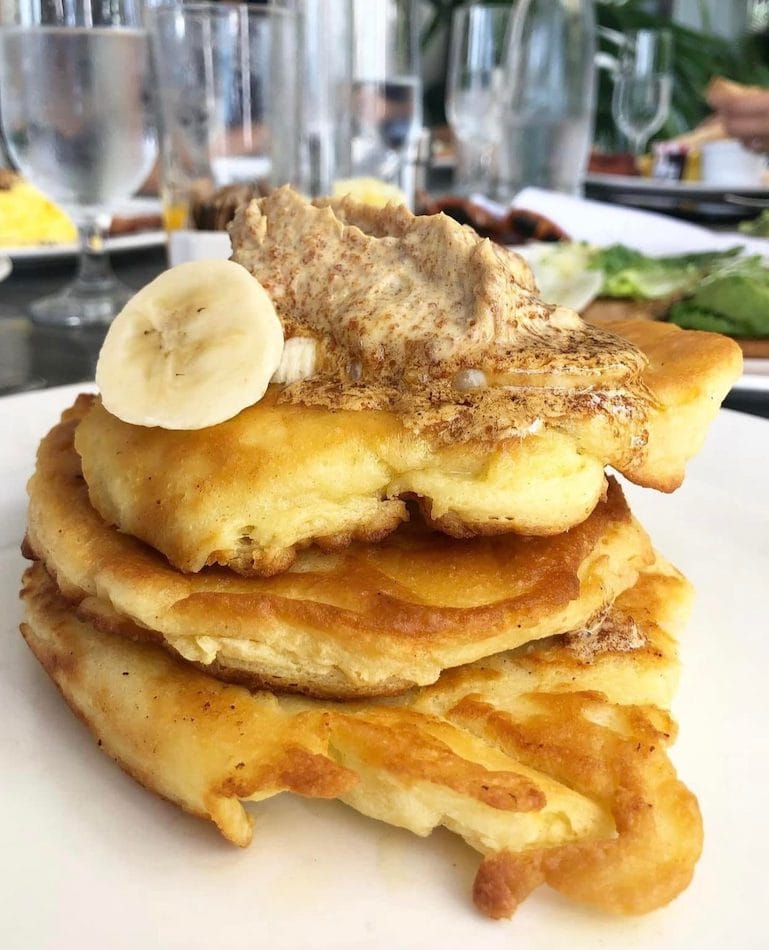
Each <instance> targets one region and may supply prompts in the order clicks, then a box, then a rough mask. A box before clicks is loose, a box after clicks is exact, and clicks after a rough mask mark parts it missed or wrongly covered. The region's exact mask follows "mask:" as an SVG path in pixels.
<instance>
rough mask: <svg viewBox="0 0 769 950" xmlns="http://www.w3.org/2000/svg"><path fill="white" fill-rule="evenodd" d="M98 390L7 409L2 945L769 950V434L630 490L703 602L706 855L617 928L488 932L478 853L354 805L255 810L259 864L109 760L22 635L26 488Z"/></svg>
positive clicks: (712, 450)
mask: <svg viewBox="0 0 769 950" xmlns="http://www.w3.org/2000/svg"><path fill="white" fill-rule="evenodd" d="M78 388H79V387H67V388H65V389H58V390H48V391H45V392H38V393H32V394H26V395H23V396H11V397H7V398H5V399H3V400H0V444H1V445H3V446H4V451H3V455H2V458H1V459H0V529H1V532H2V533H1V534H0V590H1V591H2V596H3V601H2V603H3V616H2V620H1V621H0V624H1V625H2V632H1V634H0V635H2V637H3V650H2V653H0V696H2V698H3V728H2V729H0V775H2V781H0V813H2V816H3V817H2V821H0V855H2V860H0V893H2V898H1V899H0V946H2V947H3V950H22V948H23V950H31V948H35V950H37V948H43V947H45V948H48V947H51V948H53V947H56V948H57V950H66V948H77V950H83V948H89V950H90V948H99V950H101V948H105V947H109V948H110V950H136V948H139V947H141V948H142V950H156V948H164V950H165V948H177V947H178V948H185V950H196V948H206V950H211V948H219V947H227V948H228V950H239V948H249V950H252V948H257V947H269V948H271V950H273V948H274V950H297V948H308V947H312V948H329V950H331V948H333V950H342V948H350V950H352V948H355V950H365V948H388V950H390V948H397V950H401V948H411V947H415V948H416V947H420V948H421V950H424V948H425V947H433V946H434V947H441V948H460V947H461V948H463V950H476V948H500V950H501V948H504V950H510V948H511V947H525V948H526V950H538V948H541V950H553V948H556V947H569V950H596V948H601V947H603V948H608V950H630V948H633V950H652V948H653V950H670V948H686V950H690V948H692V947H696V948H697V950H705V948H718V950H723V947H724V946H733V947H739V948H742V947H759V946H764V945H765V944H764V942H763V941H764V940H765V936H766V930H765V927H766V914H765V907H766V878H765V875H764V873H763V871H762V869H763V868H764V867H765V863H766V855H767V854H769V824H768V819H767V814H769V810H768V809H767V806H766V788H767V784H769V757H768V756H767V754H766V722H767V721H769V690H767V687H766V671H767V669H769V637H767V629H769V599H768V598H767V594H766V590H767V578H768V577H769V500H768V498H767V479H766V474H767V463H768V462H769V423H767V422H764V421H762V420H757V419H754V418H751V417H748V416H742V415H739V414H735V413H728V412H723V413H722V414H721V416H720V417H719V419H718V420H717V422H716V424H715V425H714V427H713V430H712V431H711V434H710V438H709V440H708V443H707V445H706V448H705V450H704V451H703V453H702V454H701V456H700V457H699V458H698V459H696V460H695V461H694V463H693V464H692V465H691V467H690V471H689V476H688V478H687V481H686V483H685V485H684V487H683V488H682V489H680V491H678V492H677V493H676V494H675V495H673V496H665V495H661V494H657V493H654V492H651V491H643V490H639V489H634V488H631V489H630V490H629V494H630V497H631V502H632V503H633V505H634V508H635V510H636V512H637V514H638V515H639V517H640V518H641V520H642V521H643V522H644V523H645V525H646V526H647V528H648V529H649V530H650V532H651V534H652V537H653V538H654V540H655V542H656V543H657V544H658V546H659V547H660V549H661V550H662V551H663V552H664V553H665V554H666V555H668V556H669V557H670V558H671V559H672V560H673V561H675V562H676V563H677V564H678V565H679V566H680V567H681V568H683V569H684V570H685V571H686V572H687V574H688V575H689V576H690V577H691V579H692V580H693V581H694V583H695V584H696V586H697V588H698V591H699V595H698V599H697V605H696V609H695V612H694V617H693V619H692V622H691V624H690V626H689V629H688V631H687V632H686V635H685V636H684V638H683V642H682V654H683V664H684V668H683V677H682V683H681V687H680V690H679V693H678V696H677V701H676V705H675V709H674V712H675V714H676V716H677V718H678V720H679V722H680V727H681V729H680V737H679V740H678V743H677V745H676V746H675V747H674V750H673V751H674V758H675V760H676V763H677V765H678V768H679V771H680V774H681V775H682V777H683V778H684V779H685V780H686V781H687V782H688V783H689V784H690V785H691V787H692V788H693V789H695V790H696V792H697V794H698V796H699V799H700V803H701V806H702V810H703V815H704V820H705V829H706V838H705V842H706V844H705V853H704V855H703V857H702V861H701V862H700V865H699V867H698V869H697V873H696V877H695V879H694V882H693V884H692V885H691V887H690V888H689V890H688V891H687V892H686V893H685V894H683V895H682V896H681V897H680V898H679V899H678V900H677V901H675V902H674V903H673V904H672V905H671V906H670V907H667V908H665V909H664V910H662V911H659V912H657V913H655V914H652V915H649V916H646V917H643V918H638V919H614V918H610V917H605V916H602V915H599V914H596V913H593V912H591V911H588V910H584V909H581V908H579V907H576V906H575V905H573V904H570V903H569V902H567V901H566V900H564V899H561V898H560V897H559V896H558V895H556V894H554V893H553V892H550V891H548V890H546V889H543V890H541V891H539V892H538V893H536V894H535V895H533V896H532V897H531V898H530V899H529V900H528V901H527V902H526V903H525V904H524V905H523V906H522V907H521V909H520V910H519V912H518V914H517V915H516V917H515V918H514V919H513V920H512V921H502V922H491V921H488V920H485V919H484V918H482V917H480V916H478V914H477V913H476V912H475V910H474V909H473V906H472V903H471V900H470V887H471V883H472V879H473V875H474V873H475V869H476V867H477V858H476V857H475V855H474V854H473V853H472V852H471V851H470V849H469V848H467V847H466V846H465V845H464V844H462V842H460V841H459V840H458V839H455V838H453V836H451V835H450V834H448V833H447V832H445V833H439V834H435V835H433V836H432V837H431V838H429V839H427V840H421V839H418V838H416V837H414V836H412V835H410V834H408V833H407V832H400V831H397V830H395V829H390V828H388V827H387V826H385V825H381V824H379V823H377V822H373V821H369V820H366V819H364V818H362V817H360V816H359V815H357V814H356V813H354V812H352V811H349V810H347V809H345V808H344V807H343V806H340V805H337V804H334V803H316V802H310V801H305V800H303V799H298V798H291V797H289V796H281V797H279V798H277V799H272V800H270V801H268V802H265V803H263V804H261V805H259V806H256V807H254V814H255V816H256V820H257V825H256V831H255V836H254V842H253V844H252V845H251V847H250V848H248V849H246V850H244V851H239V850H237V849H235V848H233V847H232V846H231V845H228V844H226V843H225V842H224V841H223V840H222V839H221V838H220V837H219V835H218V834H217V832H216V831H215V830H214V828H213V826H211V825H209V824H208V823H206V822H203V821H200V820H198V819H195V818H190V817H188V816H186V815H184V814H182V813H181V812H180V811H178V810H177V809H176V808H174V807H172V806H171V805H168V804H166V803H164V802H161V801H159V800H158V799H156V798H154V797H153V796H151V795H149V794H148V793H147V792H145V791H144V790H142V789H141V788H140V787H139V786H138V785H136V784H135V783H134V782H132V781H131V780H130V779H128V778H127V777H126V776H125V775H123V774H122V773H121V772H120V770H119V769H118V768H117V767H116V766H115V765H114V764H113V763H112V762H111V761H110V760H109V759H108V758H107V757H106V756H104V755H102V754H101V753H100V752H99V751H98V750H97V748H96V743H95V742H94V740H93V739H92V738H91V736H90V735H89V733H88V732H87V731H86V729H85V728H84V727H83V726H82V725H81V724H80V723H79V722H78V721H77V720H76V719H75V718H74V716H72V715H71V714H70V713H69V711H68V710H67V708H66V707H65V705H64V703H63V701H62V700H61V698H60V697H59V695H58V693H57V691H56V689H55V688H54V687H53V685H52V684H51V683H50V681H49V680H48V678H47V677H46V675H45V674H44V673H43V671H42V669H40V667H39V666H38V664H37V662H36V661H35V660H34V659H33V658H32V656H31V654H30V653H29V652H28V650H27V648H26V646H25V645H24V643H23V642H22V640H21V638H20V637H19V636H18V633H17V624H18V621H19V617H20V614H21V609H20V605H19V604H18V601H17V598H16V591H17V589H18V583H19V576H20V574H21V571H22V570H23V562H22V559H21V557H20V555H19V553H18V544H19V540H20V538H21V536H22V534H23V531H24V519H25V514H24V512H25V497H24V483H25V480H26V478H27V477H28V475H29V473H30V471H31V468H32V464H33V456H34V451H35V446H36V443H37V440H38V438H39V436H40V435H41V434H42V433H43V432H44V431H45V430H46V429H47V428H48V426H49V425H51V424H52V423H53V422H54V421H55V419H56V418H57V416H58V414H59V411H60V410H61V409H62V408H63V407H64V406H66V405H68V404H69V403H70V402H71V400H72V398H73V395H74V393H75V392H76V391H77V390H78Z"/></svg>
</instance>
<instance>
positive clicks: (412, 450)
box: [76, 321, 741, 575]
mask: <svg viewBox="0 0 769 950" xmlns="http://www.w3.org/2000/svg"><path fill="white" fill-rule="evenodd" d="M609 326H610V329H611V330H613V331H616V332H617V333H619V334H622V335H623V337H625V338H627V339H628V340H630V341H632V342H633V343H634V344H635V345H637V346H638V348H639V350H640V351H642V352H643V353H644V354H645V356H646V357H647V359H648V365H647V366H646V368H645V370H644V372H643V375H642V380H643V383H644V386H645V387H646V388H647V389H648V391H649V393H650V394H651V398H652V400H653V404H654V408H653V409H651V410H650V411H649V415H648V420H647V426H646V428H645V429H644V431H643V433H642V434H641V435H638V437H637V438H638V445H637V446H636V449H637V451H636V450H634V451H633V452H630V453H629V454H628V455H627V456H626V457H624V458H623V459H622V460H621V461H617V460H616V459H615V460H614V462H613V464H615V465H617V467H618V468H619V470H620V471H622V472H623V474H625V475H626V476H627V477H628V478H630V479H632V480H634V481H636V482H638V483H640V484H644V485H651V486H654V487H657V488H660V489H663V490H665V491H670V490H672V489H674V488H675V487H677V486H678V484H680V481H681V479H682V477H683V465H684V461H685V460H686V459H688V458H690V457H691V456H692V455H694V454H695V453H696V452H697V451H698V450H699V448H700V447H701V444H702V441H703V439H704V436H705V431H706V429H707V427H708V425H709V424H710V422H711V421H712V419H713V418H714V417H715V415H716V413H717V411H718V407H719V405H720V403H721V400H722V399H723V397H724V395H725V394H726V392H727V391H728V389H729V387H730V385H731V383H732V381H733V380H734V379H735V378H736V377H737V376H738V375H739V372H740V367H741V356H740V352H739V348H738V347H737V346H736V345H735V344H733V343H732V342H731V341H729V340H727V339H726V338H724V337H720V336H717V335H715V334H708V333H700V332H695V331H685V330H680V329H678V328H677V327H673V326H670V325H666V324H654V323H645V322H640V321H638V322H634V321H624V322H620V323H615V324H610V325H609ZM284 392H285V391H284ZM591 399H593V401H594V402H595V403H596V404H598V403H600V398H599V397H598V395H597V394H595V393H594V394H593V396H591ZM281 400H282V396H281V392H280V389H279V388H278V387H271V390H270V392H269V393H268V395H267V396H266V397H265V399H263V400H262V401H261V402H259V403H257V404H256V405H254V406H252V407H250V408H249V409H246V410H245V411H244V412H242V413H240V415H238V416H237V417H236V418H234V419H232V420H230V421H228V422H225V423H222V424H221V425H218V426H213V427H210V428H206V429H200V430H197V431H175V432H171V431H168V430H164V429H158V428H154V429H152V428H143V427H141V426H133V425H129V424H128V423H124V422H121V421H120V420H119V419H116V418H115V417H114V416H111V415H110V414H109V413H108V412H107V411H106V410H105V409H104V408H103V406H101V404H100V403H99V402H98V401H97V402H95V403H94V405H93V407H92V408H91V410H90V411H89V412H88V413H87V414H86V416H85V418H84V419H83V422H82V424H81V426H80V427H79V428H78V433H77V437H76V446H77V450H78V452H79V453H80V455H81V457H82V461H83V471H84V474H85V478H86V481H87V483H88V487H89V492H90V496H91V501H92V503H93V505H94V507H95V508H96V509H97V510H98V511H99V512H100V513H101V515H102V516H103V517H104V518H105V519H106V520H107V521H109V522H110V523H112V524H115V525H117V526H118V527H119V528H120V529H121V530H123V531H125V532H127V533H129V534H133V535H134V536H136V537H138V538H141V539H142V540H144V541H146V542H147V543H148V544H151V545H152V546H153V547H155V548H157V549H158V550H159V551H161V552H162V553H163V554H165V555H166V557H168V559H169V560H170V561H171V562H172V563H173V564H174V565H176V566H177V567H179V568H180V569H181V570H183V571H191V572H194V571H199V570H200V569H201V568H202V567H204V566H205V565H210V564H222V565H225V566H228V567H230V568H232V569H233V570H236V571H238V572H240V573H243V574H252V573H256V574H261V575H270V574H275V573H279V572H280V571H283V570H285V569H286V568H287V567H288V566H289V565H290V564H291V563H292V561H293V560H294V558H295V557H296V554H297V551H298V550H300V549H301V548H302V547H304V546H306V545H308V544H310V543H311V542H313V541H315V542H317V543H318V544H320V545H321V546H322V547H323V548H324V549H327V550H338V549H340V548H343V547H345V546H346V545H347V544H349V543H350V542H351V541H353V540H368V541H372V542H373V541H377V540H379V539H381V538H382V537H384V536H386V535H387V534H388V533H389V532H391V531H392V530H394V529H395V528H396V527H397V525H398V524H400V523H401V522H402V521H403V520H404V519H405V518H406V517H407V516H408V513H407V507H406V500H405V499H407V498H408V497H412V496H413V497H416V498H417V500H418V501H419V504H420V507H421V508H422V511H423V514H424V515H425V517H426V518H427V520H428V521H429V522H430V523H431V524H432V525H433V526H434V527H437V528H439V529H440V530H443V531H444V532H446V533H448V534H450V535H453V536H455V537H469V536H473V535H481V536H483V535H494V534H499V533H508V532H516V533H522V534H530V535H542V536H544V535H550V534H557V533H561V532H563V531H565V530H568V529H569V528H570V527H573V526H574V525H575V524H579V523H580V522H581V521H583V520H584V519H585V518H586V517H587V516H588V515H589V514H590V512H591V511H592V510H593V508H594V507H595V505H596V504H597V503H598V500H599V498H601V497H602V494H603V492H604V490H605V476H604V465H605V464H606V463H607V462H611V461H612V459H611V458H610V457H609V456H607V454H606V453H605V451H604V447H605V445H606V439H607V438H609V437H610V431H609V430H610V429H612V427H614V422H615V421H616V420H617V419H621V418H622V411H621V409H619V408H617V407H615V410H616V411H615V415H614V416H612V417H611V419H607V418H606V417H604V416H603V415H602V414H601V413H593V414H586V413H581V414H580V413H577V415H575V416H572V417H568V418H564V419H563V420H561V421H560V422H558V423H557V424H556V423H555V422H553V423H552V424H550V423H548V424H547V425H543V423H542V420H539V425H538V426H537V425H533V428H532V431H531V432H529V434H521V435H520V436H516V437H513V438H509V437H508V438H502V439H500V440H497V441H486V442H484V441H471V442H456V443H452V444H441V445H437V444H435V443H434V442H433V441H431V439H429V438H427V437H426V436H425V435H424V434H420V433H419V432H416V431H414V430H411V429H408V428H407V427H406V426H405V425H404V423H403V420H402V418H401V417H400V416H399V415H398V414H397V413H395V412H392V411H382V410H378V411H375V410H366V409H359V410H354V411H353V410H344V409H340V410H331V409H327V408H319V407H317V406H316V407H307V406H302V405H293V404H291V405H289V404H285V403H283V402H282V401H281ZM575 412H576V409H575ZM612 420H614V421H612ZM615 428H616V427H615ZM129 460H130V462H129Z"/></svg>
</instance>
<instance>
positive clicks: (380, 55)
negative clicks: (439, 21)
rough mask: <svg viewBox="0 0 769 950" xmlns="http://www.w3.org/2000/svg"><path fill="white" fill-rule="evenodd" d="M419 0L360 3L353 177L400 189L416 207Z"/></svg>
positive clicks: (419, 120)
mask: <svg viewBox="0 0 769 950" xmlns="http://www.w3.org/2000/svg"><path fill="white" fill-rule="evenodd" d="M419 17H420V10H419V4H418V2H417V0H354V2H353V30H352V69H353V85H352V160H351V166H352V174H353V175H354V176H363V177H369V176H370V177H373V178H377V179H379V180H381V181H384V182H387V183H388V184H394V185H397V186H398V187H399V188H400V189H401V190H402V191H403V192H404V194H405V195H406V197H407V200H408V201H409V203H413V200H414V190H415V173H416V163H417V153H418V150H419V144H420V141H421V138H422V83H421V79H420V74H419Z"/></svg>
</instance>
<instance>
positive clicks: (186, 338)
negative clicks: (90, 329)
mask: <svg viewBox="0 0 769 950" xmlns="http://www.w3.org/2000/svg"><path fill="white" fill-rule="evenodd" d="M282 354H283V328H282V326H281V323H280V320H279V319H278V316H277V314H276V313H275V308H274V307H273V305H272V301H271V300H270V298H269V297H268V296H267V293H266V291H265V290H264V288H263V287H262V285H261V284H260V283H259V281H258V280H257V279H256V278H255V277H252V276H251V274H249V273H248V271H247V270H246V269H245V268H244V267H241V265H240V264H235V263H234V262H233V261H222V260H215V261H195V262H190V263H187V264H179V265H178V266H177V267H172V268H171V269H170V270H167V271H165V272H164V273H163V274H161V275H160V276H159V277H157V278H156V279H155V280H153V281H152V283H150V284H148V285H147V286H146V287H144V288H143V289H142V290H140V291H139V292H138V293H137V294H136V295H135V296H134V297H132V298H131V300H129V301H128V303H127V304H126V305H125V307H124V308H123V310H122V311H121V312H120V313H119V314H118V316H117V317H115V319H114V321H113V323H112V326H111V327H110V328H109V331H108V333H107V336H106V338H105V340H104V345H103V346H102V348H101V353H100V354H99V361H98V363H97V365H96V384H97V385H98V387H99V389H100V390H101V395H102V400H103V402H104V406H105V408H106V409H107V410H108V411H109V412H111V413H112V415H114V416H117V417H118V418H119V419H122V420H123V421H124V422H130V423H133V424H134V425H140V426H160V427H161V428H163V429H203V428H205V427H206V426H212V425H216V424H217V423H219V422H224V421H225V420H226V419H231V418H232V417H233V416H236V415H237V414H238V413H239V412H240V411H241V410H242V409H245V408H246V407H247V406H251V405H253V404H254V403H255V402H258V401H259V400H260V399H261V398H262V396H263V395H264V393H265V390H266V389H267V386H268V385H269V383H270V379H271V378H272V376H273V374H274V373H275V371H276V370H277V368H278V366H279V365H280V361H281V356H282Z"/></svg>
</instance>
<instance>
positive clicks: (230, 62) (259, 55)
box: [146, 3, 298, 227]
mask: <svg viewBox="0 0 769 950" xmlns="http://www.w3.org/2000/svg"><path fill="white" fill-rule="evenodd" d="M146 18H147V25H148V29H149V33H150V48H151V51H152V58H153V63H154V67H155V72H156V75H157V79H158V98H159V109H160V120H161V155H162V162H161V173H162V192H163V205H164V213H165V217H166V222H167V226H170V227H184V226H185V225H186V224H187V223H188V220H189V215H190V210H191V205H192V203H193V202H194V201H198V200H203V201H205V200H206V199H207V198H208V197H210V195H211V194H212V193H213V192H214V191H215V190H216V189H218V188H221V187H223V186H225V185H237V184H249V185H256V186H257V188H258V189H259V190H262V191H267V190H269V189H270V188H271V187H274V186H277V185H282V184H286V183H295V182H296V180H297V161H298V135H297V129H298V105H297V102H298V97H297V61H298V32H297V23H296V15H295V13H294V12H293V10H291V9H289V8H287V7H277V6H271V7H257V6H254V5H251V4H245V3H243V4H237V3H235V4H231V3H185V4H182V5H179V4H174V5H160V6H156V7H151V8H148V9H147V11H146Z"/></svg>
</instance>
